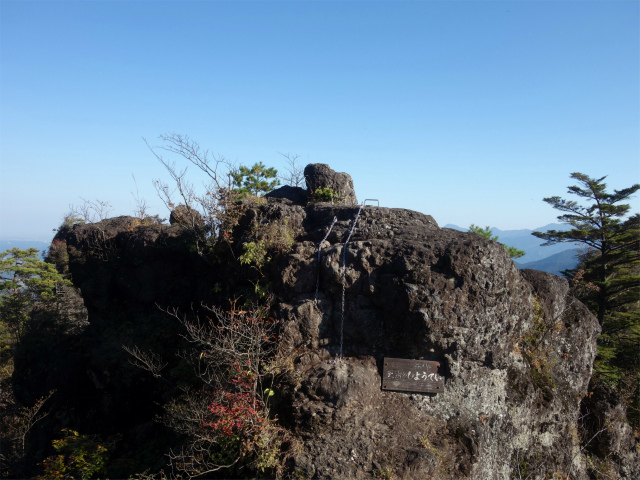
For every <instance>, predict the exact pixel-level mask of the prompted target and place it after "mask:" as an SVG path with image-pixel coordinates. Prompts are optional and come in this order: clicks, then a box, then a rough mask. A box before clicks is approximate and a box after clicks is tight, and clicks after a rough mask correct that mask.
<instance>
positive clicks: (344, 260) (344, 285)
mask: <svg viewBox="0 0 640 480" xmlns="http://www.w3.org/2000/svg"><path fill="white" fill-rule="evenodd" d="M362 207H364V202H362V204H361V205H360V208H359V209H358V213H356V218H355V219H354V220H353V225H351V230H349V236H348V237H347V241H346V242H344V247H343V250H342V313H341V318H340V355H339V356H338V360H339V361H342V345H343V343H344V297H345V292H346V289H347V277H346V275H347V245H349V240H351V235H353V231H354V230H355V228H356V225H357V223H358V217H360V212H361V211H362Z"/></svg>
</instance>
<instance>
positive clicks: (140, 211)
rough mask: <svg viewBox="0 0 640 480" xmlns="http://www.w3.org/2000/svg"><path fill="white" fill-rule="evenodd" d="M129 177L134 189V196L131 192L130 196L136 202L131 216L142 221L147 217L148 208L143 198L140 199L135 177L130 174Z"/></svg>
mask: <svg viewBox="0 0 640 480" xmlns="http://www.w3.org/2000/svg"><path fill="white" fill-rule="evenodd" d="M131 176H132V177H133V183H134V185H135V187H136V193H135V194H134V193H133V192H131V196H133V199H134V200H135V202H136V208H135V210H134V211H133V215H134V216H135V217H136V218H139V219H140V220H142V221H144V220H145V219H146V218H147V217H148V216H149V213H148V210H149V206H148V205H147V201H146V200H145V199H144V198H140V192H139V191H138V182H136V176H135V175H134V174H133V173H132V174H131Z"/></svg>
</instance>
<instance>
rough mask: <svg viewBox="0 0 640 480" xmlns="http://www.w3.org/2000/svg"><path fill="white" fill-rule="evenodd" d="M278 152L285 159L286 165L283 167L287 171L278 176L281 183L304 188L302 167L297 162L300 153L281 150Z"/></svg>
mask: <svg viewBox="0 0 640 480" xmlns="http://www.w3.org/2000/svg"><path fill="white" fill-rule="evenodd" d="M278 153H279V154H280V155H282V156H283V157H284V158H285V159H286V160H287V166H286V167H285V170H286V172H287V173H286V174H284V175H282V176H280V181H281V182H282V184H284V185H291V186H292V187H302V188H304V187H305V185H306V182H305V180H304V167H303V166H302V165H301V164H300V163H298V159H299V158H300V155H297V154H290V153H281V152H278Z"/></svg>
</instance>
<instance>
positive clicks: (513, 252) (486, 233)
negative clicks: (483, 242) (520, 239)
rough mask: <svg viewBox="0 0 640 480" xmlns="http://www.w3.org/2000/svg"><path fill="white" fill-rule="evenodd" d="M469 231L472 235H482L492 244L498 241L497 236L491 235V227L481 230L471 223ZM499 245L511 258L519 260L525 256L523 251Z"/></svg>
mask: <svg viewBox="0 0 640 480" xmlns="http://www.w3.org/2000/svg"><path fill="white" fill-rule="evenodd" d="M469 231H470V232H473V233H477V234H478V235H482V236H483V237H484V238H486V239H487V240H492V241H494V242H497V241H498V236H497V235H491V227H489V226H487V227H485V228H482V227H478V226H477V225H474V224H473V223H472V224H471V226H470V227H469ZM501 245H502V246H504V248H506V249H507V253H508V254H509V256H510V257H511V258H520V257H522V256H524V254H525V252H524V250H518V249H517V248H516V247H509V246H507V245H505V244H504V243H501Z"/></svg>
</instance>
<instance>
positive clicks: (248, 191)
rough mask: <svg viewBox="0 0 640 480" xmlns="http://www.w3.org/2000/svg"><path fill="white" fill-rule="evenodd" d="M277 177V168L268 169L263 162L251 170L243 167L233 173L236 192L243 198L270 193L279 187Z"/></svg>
mask: <svg viewBox="0 0 640 480" xmlns="http://www.w3.org/2000/svg"><path fill="white" fill-rule="evenodd" d="M277 175H278V171H277V170H276V169H275V168H273V167H269V168H267V167H266V166H265V165H264V164H263V163H262V162H259V163H256V164H254V165H253V167H251V168H249V167H245V166H244V165H241V166H240V167H239V168H238V169H236V170H234V171H232V172H231V178H232V179H233V183H234V185H235V187H236V188H235V190H236V192H238V193H240V194H241V195H242V197H246V196H247V195H255V196H256V197H258V196H260V195H263V194H265V193H268V192H270V191H271V190H273V189H274V188H275V187H276V186H277V185H279V181H278V179H277Z"/></svg>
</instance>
